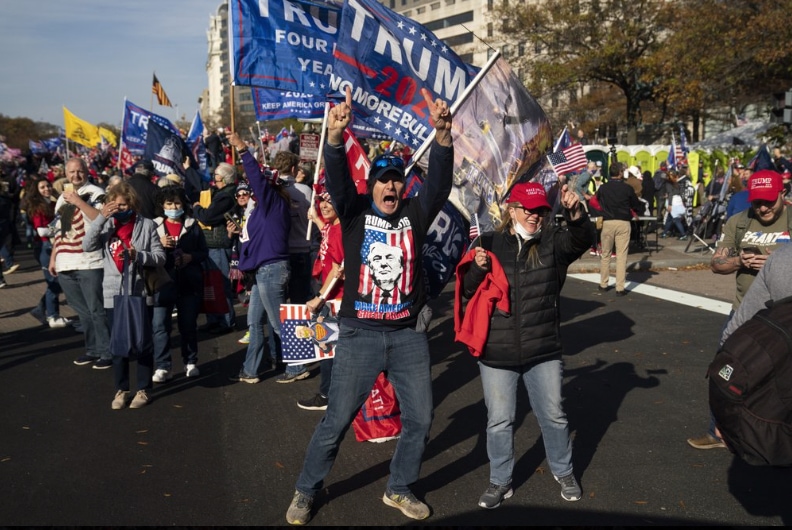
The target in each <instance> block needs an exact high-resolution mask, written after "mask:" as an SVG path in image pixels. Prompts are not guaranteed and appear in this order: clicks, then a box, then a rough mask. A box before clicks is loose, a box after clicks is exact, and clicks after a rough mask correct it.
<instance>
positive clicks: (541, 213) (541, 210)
mask: <svg viewBox="0 0 792 530" xmlns="http://www.w3.org/2000/svg"><path fill="white" fill-rule="evenodd" d="M514 208H515V209H516V210H522V211H523V213H524V214H525V215H538V216H539V217H544V216H545V215H546V214H547V212H549V211H550V210H548V209H547V208H536V209H535V210H529V209H528V208H526V207H525V206H515V207H514Z"/></svg>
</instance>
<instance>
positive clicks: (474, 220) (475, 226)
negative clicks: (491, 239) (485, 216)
mask: <svg viewBox="0 0 792 530" xmlns="http://www.w3.org/2000/svg"><path fill="white" fill-rule="evenodd" d="M480 233H481V230H480V229H479V220H478V214H477V213H474V214H473V217H471V218H470V233H469V235H470V240H471V241H473V240H474V239H476V238H477V237H478V236H479V234H480Z"/></svg>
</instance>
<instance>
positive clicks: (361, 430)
mask: <svg viewBox="0 0 792 530" xmlns="http://www.w3.org/2000/svg"><path fill="white" fill-rule="evenodd" d="M352 428H353V429H354V431H355V439H357V441H358V442H375V443H379V442H387V441H388V440H393V439H394V438H398V437H399V434H401V428H402V424H401V410H400V409H399V402H398V401H397V400H396V392H395V391H394V390H393V385H391V384H390V381H388V380H387V378H386V377H385V374H384V373H380V374H379V377H377V381H376V382H375V383H374V387H373V388H372V389H371V393H370V394H369V397H368V398H366V402H365V403H363V406H362V407H360V412H358V414H357V416H355V419H354V420H353V421H352Z"/></svg>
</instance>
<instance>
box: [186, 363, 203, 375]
mask: <svg viewBox="0 0 792 530" xmlns="http://www.w3.org/2000/svg"><path fill="white" fill-rule="evenodd" d="M184 373H185V375H186V376H187V377H198V376H199V375H201V372H200V371H199V370H198V367H197V366H195V365H194V364H188V365H187V366H185V367H184Z"/></svg>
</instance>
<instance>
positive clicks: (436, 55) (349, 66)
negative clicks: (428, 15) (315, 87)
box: [330, 0, 474, 149]
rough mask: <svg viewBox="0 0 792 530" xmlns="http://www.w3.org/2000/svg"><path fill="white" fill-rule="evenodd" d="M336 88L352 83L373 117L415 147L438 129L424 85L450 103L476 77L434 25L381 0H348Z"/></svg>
mask: <svg viewBox="0 0 792 530" xmlns="http://www.w3.org/2000/svg"><path fill="white" fill-rule="evenodd" d="M334 56H335V62H334V63H333V73H332V74H331V82H330V88H331V89H332V91H333V92H334V93H336V92H340V93H343V92H345V90H346V87H350V88H351V89H352V99H353V101H354V105H353V107H355V108H356V109H357V110H358V111H359V112H361V114H365V115H366V116H367V118H366V121H367V123H368V124H369V125H370V126H372V127H376V128H378V129H379V130H381V131H382V132H384V133H385V134H388V135H390V136H391V137H392V138H394V139H396V140H398V141H399V142H401V143H403V144H404V145H408V146H410V147H411V148H413V149H415V148H417V147H418V146H420V145H421V144H422V143H423V142H424V141H425V140H426V139H427V138H428V136H429V134H430V133H431V131H432V126H431V125H430V124H429V112H428V111H427V109H426V101H425V100H424V98H423V96H422V95H421V88H427V89H428V90H429V91H430V92H431V93H432V94H433V97H439V98H441V99H443V100H445V101H448V102H449V103H453V102H454V101H455V100H457V99H458V98H459V97H460V96H461V95H462V93H463V91H464V90H465V87H467V85H468V84H469V83H470V82H471V80H472V78H473V75H474V73H473V68H472V67H468V66H467V65H466V64H465V63H463V62H462V60H461V59H460V58H459V56H457V54H456V53H454V51H453V50H452V49H451V48H449V47H448V46H447V45H446V44H444V43H443V41H441V40H440V39H438V38H437V37H436V36H435V35H434V34H433V33H432V32H431V31H429V30H428V29H426V28H425V27H423V26H421V25H420V24H418V23H417V22H415V21H414V20H412V19H409V18H406V17H403V16H401V15H399V14H398V13H395V12H394V11H392V10H390V9H388V8H387V7H385V6H383V5H382V4H379V3H378V2H377V1H376V0H345V2H344V9H343V10H342V12H341V24H340V31H339V34H338V41H337V44H336V49H335V54H334Z"/></svg>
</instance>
